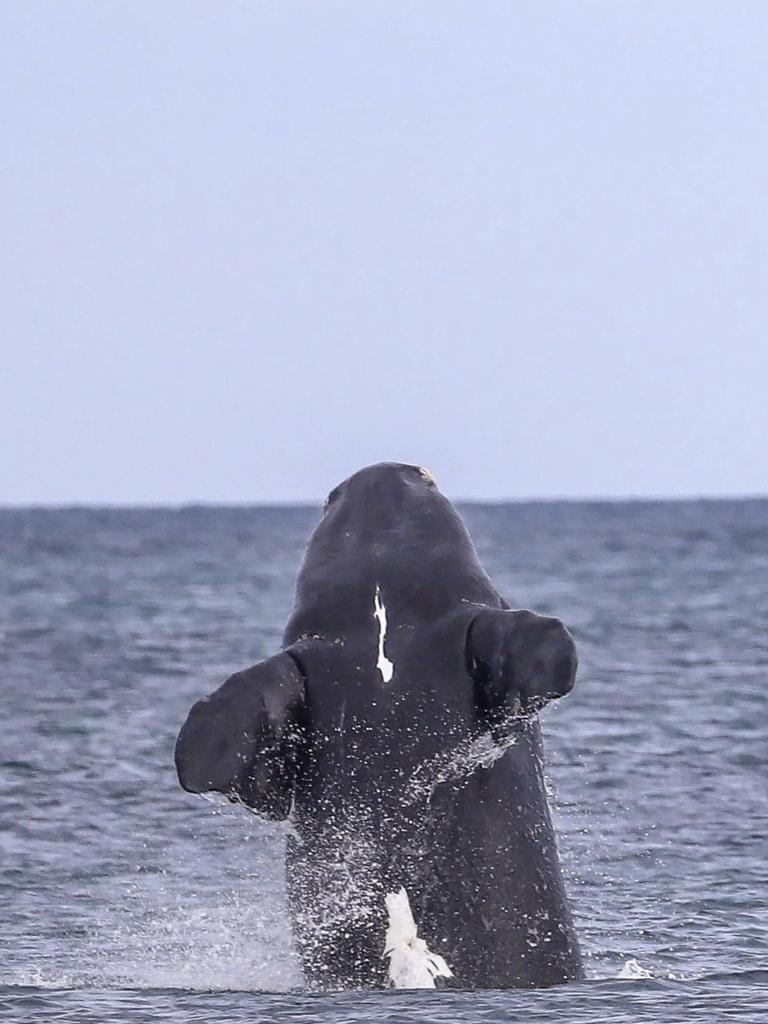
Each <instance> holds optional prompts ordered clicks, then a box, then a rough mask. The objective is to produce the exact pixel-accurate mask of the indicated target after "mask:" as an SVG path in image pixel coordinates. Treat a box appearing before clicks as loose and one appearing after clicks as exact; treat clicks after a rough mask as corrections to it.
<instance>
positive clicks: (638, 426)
mask: <svg viewBox="0 0 768 1024" xmlns="http://www.w3.org/2000/svg"><path fill="white" fill-rule="evenodd" d="M766 53H768V8H767V7H766V5H765V4H764V3H761V2H760V3H749V2H742V3H739V4H728V3H725V2H722V3H711V2H703V0H695V2H685V0H681V2H678V3H675V4H669V3H667V2H658V0H642V2H629V0H625V2H620V3H618V2H615V0H605V2H594V0H592V2H590V0H585V2H583V3H578V4H574V3H570V2H556V3H554V2H546V0H534V2H522V0H515V2H506V0H505V2H495V0H481V2H480V3H473V2H469V0H466V2H462V3H455V2H451V0H419V2H413V0H386V2H381V0H366V2H359V0H355V2H346V3H340V2H335V0H322V2H309V0H305V2H294V0H273V2H242V0H240V2H238V0H229V2H227V3H211V2H209V0H206V2H200V0H183V2H178V0H163V2H162V3H158V2H157V0H130V2H128V0H124V2H121V3H115V2H110V0H98V2H88V3H86V2H74V0H57V2H36V3H20V2H8V0H5V2H0V58H1V60H2V64H1V66H2V72H0V120H1V122H2V126H3V128H2V134H3V145H2V159H0V190H1V193H2V204H0V235H1V237H2V247H0V281H2V296H3V297H2V302H1V303H0V329H1V330H2V339H1V340H0V426H1V427H2V444H1V445H0V503H4V502H5V503H8V502H10V503H16V502H24V503H27V502H29V503H48V502H50V503H69V502H131V503H142V502H183V501H194V500H204V501H212V502H216V501H222V502H230V501H242V502H252V501H261V500H272V501H274V500H281V499H284V500H296V499H314V498H319V497H322V496H323V495H324V494H325V493H326V492H327V491H328V490H329V489H330V488H331V487H332V486H333V485H334V484H335V483H337V482H338V481H339V480H340V479H342V478H344V477H345V476H347V475H349V474H350V473H351V472H353V471H354V470H355V469H357V468H359V467H360V466H362V465H365V464H367V463H370V462H377V461H380V460H394V461H405V462H414V463H420V464H424V465H427V466H429V467H430V468H431V469H432V470H433V471H434V472H435V475H436V476H437V478H438V480H439V482H440V484H441V486H442V489H443V490H444V491H445V492H446V493H448V494H450V495H452V496H461V497H476V498H485V497H490V498H502V497H511V498H516V497H549V496H572V497H578V496H598V497H601V496H619V495H640V496H643V495H670V496H672V495H690V494H694V495H718V494H754V493H762V494H765V493H768V143H767V141H766V131H767V127H766V126H768V102H767V99H768V70H767V62H766Z"/></svg>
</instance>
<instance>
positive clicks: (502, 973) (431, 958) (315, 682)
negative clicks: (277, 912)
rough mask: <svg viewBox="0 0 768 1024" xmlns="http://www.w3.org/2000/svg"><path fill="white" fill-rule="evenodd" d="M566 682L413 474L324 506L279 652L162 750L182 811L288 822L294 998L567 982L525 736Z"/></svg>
mask: <svg viewBox="0 0 768 1024" xmlns="http://www.w3.org/2000/svg"><path fill="white" fill-rule="evenodd" d="M576 667H577V658H576V651H575V646H574V642H573V639H572V637H571V636H570V634H569V633H568V631H567V630H566V629H565V627H564V626H563V624H562V623H561V622H560V621H559V620H557V619H554V618H549V617H545V616H541V615H537V614H534V613H533V612H530V611H519V610H512V609H510V608H509V606H508V605H507V603H506V602H505V601H504V600H503V598H502V597H501V596H500V595H499V594H498V592H497V591H496V589H495V588H494V586H493V584H492V583H491V581H490V579H489V578H488V576H487V575H486V573H485V572H484V571H483V569H482V567H481V566H480V563H479V561H478V558H477V555H476V553H475V549H474V547H473V545H472V542H471V540H470V538H469V535H468V533H467V531H466V528H465V527H464V524H463V523H462V521H461V519H460V517H459V515H458V513H457V512H456V510H455V509H454V508H453V506H452V505H451V503H450V502H449V501H448V500H447V499H446V498H445V497H444V496H443V495H442V494H441V493H440V491H439V490H438V488H437V486H436V483H435V481H434V479H433V478H432V476H431V474H429V473H428V472H427V471H426V470H423V469H421V468H419V467H416V466H408V465H401V464H396V463H381V464H379V465H375V466H370V467H368V468H366V469H362V470H360V471H359V472H358V473H355V474H354V475H353V476H351V477H350V478H349V479H348V480H346V481H345V482H344V483H342V484H340V485H339V486H338V487H336V488H335V489H334V490H333V491H332V492H331V494H330V495H329V497H328V499H327V501H326V504H325V509H324V513H323V517H322V519H321V521H320V523H319V524H318V526H317V527H316V529H315V531H314V533H313V535H312V537H311V539H310V541H309V544H308V547H307V550H306V553H305V556H304V560H303V563H302V565H301V569H300V571H299V575H298V580H297V585H296V598H295V605H294V609H293V613H292V614H291V617H290V619H289V622H288V625H287V627H286V630H285V635H284V639H283V648H282V651H281V652H280V653H278V654H276V655H274V656H273V657H271V658H268V659H267V660H266V661H263V662H261V663H260V664H258V665H254V666H253V667H252V668H248V669H245V670H244V671H241V672H237V673H236V674H235V675H233V676H231V677H230V678H229V679H227V681H226V682H225V683H224V684H223V685H222V686H221V687H220V688H219V689H218V690H216V692H215V693H213V694H211V695H210V696H209V697H206V698H205V699H203V700H200V701H198V702H197V703H196V704H195V705H194V706H193V707H192V709H191V711H190V712H189V715H188V717H187V720H186V722H185V723H184V725H183V726H182V728H181V731H180V733H179V737H178V740H177V744H176V767H177V770H178V775H179V779H180V782H181V785H182V786H183V787H184V788H185V789H186V790H189V791H190V792H193V793H204V792H219V793H224V794H226V795H227V796H228V797H229V798H230V799H232V800H236V801H241V802H243V803H245V804H247V805H248V806H249V807H250V808H252V809H253V810H254V811H256V812H257V813H260V814H262V815H265V816H267V817H269V818H272V819H285V818H287V817H288V816H289V815H290V817H291V820H292V824H293V827H292V829H291V830H290V834H289V836H288V845H287V855H286V873H287V884H288V899H289V906H290V911H291V917H292V924H293V929H294V935H295V939H296V944H297V948H298V950H299V953H300V955H301V959H302V962H303V966H304V973H305V977H306V980H307V983H308V984H309V985H310V986H311V987H314V988H357V987H364V988H368V987H377V986H384V985H387V984H396V985H398V984H405V985H413V986H420V985H422V984H423V985H427V984H434V983H435V979H437V978H440V979H444V980H443V981H441V983H443V984H448V985H456V986H459V987H463V988H504V987H513V986H514V987H520V986H543V985H551V984H556V983H559V982H564V981H567V980H569V979H575V978H579V977H581V976H582V965H581V957H580V953H579V946H578V941H577V938H576V934H575V932H574V928H573V924H572V918H571V912H570V908H569V905H568V901H567V898H566V894H565V890H564V886H563V880H562V876H561V871H560V865H559V860H558V854H557V848H556V842H555V836H554V831H553V827H552V821H551V817H550V812H549V807H548V803H547V795H546V790H545V784H544V776H543V752H542V742H541V733H540V729H539V722H538V715H537V713H538V711H539V710H540V709H541V708H542V707H543V706H544V704H545V703H546V702H547V701H549V700H552V699H555V698H558V697H562V696H563V695H565V694H567V693H568V692H569V691H570V690H571V688H572V687H573V684H574V680H575V675H576ZM398 936H399V938H398ZM403 979H405V980H403ZM408 979H411V980H410V981H409V980H408ZM414 979H415V980H414ZM418 979H422V980H421V981H419V980H418Z"/></svg>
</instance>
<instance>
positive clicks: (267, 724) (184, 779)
mask: <svg viewBox="0 0 768 1024" xmlns="http://www.w3.org/2000/svg"><path fill="white" fill-rule="evenodd" d="M304 697H305V687H304V679H303V677H302V674H301V672H300V671H299V667H298V665H297V663H296V662H295V661H294V660H293V658H292V657H291V656H290V654H287V653H285V652H283V653H282V654H277V655H275V657H273V658H268V659H267V660H266V661H262V662H260V663H259V664H258V665H254V666H253V667H252V668H247V669H244V670H243V671H242V672H237V673H236V674H235V675H233V676H230V678H229V679H227V681H226V682H225V683H224V684H223V685H222V686H220V687H219V689H218V690H216V692H215V693H212V694H211V695H210V697H206V698H205V699H204V700H199V701H198V702H197V703H196V704H195V705H193V707H192V709H191V711H190V712H189V715H188V716H187V720H186V722H185V723H184V725H183V726H182V727H181V731H180V732H179V737H178V739H177V741H176V770H177V771H178V773H179V781H180V782H181V785H182V786H183V787H184V789H186V790H188V791H189V792H190V793H209V792H218V793H224V794H225V795H226V796H228V797H230V798H231V799H233V800H241V801H242V802H243V803H245V804H247V805H248V806H249V807H251V808H252V809H253V810H255V811H257V812H259V813H260V814H264V815H266V817H268V818H274V819H277V820H281V819H283V818H285V817H287V815H288V814H289V812H290V809H291V802H292V798H293V784H294V779H295V774H296V766H297V761H298V757H299V754H300V748H301V742H302V730H301V713H302V709H303V706H304Z"/></svg>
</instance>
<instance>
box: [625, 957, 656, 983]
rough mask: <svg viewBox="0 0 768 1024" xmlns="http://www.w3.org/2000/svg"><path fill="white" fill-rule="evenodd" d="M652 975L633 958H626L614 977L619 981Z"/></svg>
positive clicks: (635, 979) (650, 976) (634, 979)
mask: <svg viewBox="0 0 768 1024" xmlns="http://www.w3.org/2000/svg"><path fill="white" fill-rule="evenodd" d="M652 977H653V975H652V974H651V972H650V971H647V970H646V969H645V967H642V966H641V965H640V964H639V963H638V962H637V960H635V959H631V960H627V961H626V962H625V963H624V964H623V965H622V968H621V970H620V971H619V973H618V974H617V975H616V978H617V979H620V980H621V981H638V980H639V979H640V978H652Z"/></svg>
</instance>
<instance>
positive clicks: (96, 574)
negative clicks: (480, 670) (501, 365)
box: [0, 501, 768, 1024]
mask: <svg viewBox="0 0 768 1024" xmlns="http://www.w3.org/2000/svg"><path fill="white" fill-rule="evenodd" d="M463 511H464V514H465V518H466V519H467V521H468V524H469V526H470V529H471V531H472V534H473V536H474V538H475V541H476V544H477V546H478V548H479V551H480V555H481V558H482V560H483V561H484V563H485V565H486V567H487V568H488V570H489V571H490V573H491V575H492V576H493V577H494V579H495V580H496V582H497V584H498V585H499V587H500V589H501V590H502V591H503V592H504V593H505V594H506V595H507V596H508V597H509V598H510V599H511V600H512V601H513V602H514V603H515V604H518V605H525V606H529V607H532V608H534V609H536V610H538V611H541V612H554V613H556V614H558V615H560V616H561V617H562V618H564V620H565V621H566V622H567V623H568V625H569V626H570V627H571V628H572V630H573V632H574V634H575V636H576V638H577V641H578V644H579V650H580V655H581V670H580V678H579V681H578V683H577V686H576V689H575V690H574V692H573V694H572V695H571V696H570V697H568V698H567V699H566V700H564V701H562V702H560V704H559V705H558V706H556V707H553V708H551V709H548V711H547V712H546V713H545V715H544V719H543V725H544V732H545V738H546V742H547V752H548V756H549V765H550V777H551V783H552V788H553V792H554V798H553V800H554V809H555V817H556V823H557V826H558V829H559V834H560V846H561V852H562V856H563V861H564V867H565V871H566V876H567V879H568V883H569V892H570V895H571V898H572V901H573V904H574V909H575V915H576V920H577V923H578V927H579V932H580V935H581V940H582V945H583V947H584V950H585V953H586V956H587V971H588V975H589V979H588V980H587V981H586V982H583V983H580V984H574V985H569V986H565V987H561V988H558V989H552V990H548V991H539V992H504V993H494V992H484V993H463V992H448V991H443V992H417V993H403V992H383V993H378V994H377V993H373V994H371V993H367V994H364V995H363V994H360V993H340V994H331V995H309V994H305V993H302V991H301V972H300V969H299V966H298V964H297V963H296V961H295V960H294V958H293V956H292V953H291V947H290V934H289V929H288V923H287V914H286V910H285V896H284V883H283V871H282V850H283V844H284V838H285V837H284V826H282V825H278V824H270V823H265V822H262V821H260V820H258V819H257V818H255V817H254V816H253V815H250V814H248V813H247V812H245V811H243V810H242V809H238V808H235V807H229V806H227V807H224V808H222V807H220V806H217V805H213V804H210V803H206V802H205V801H203V800H201V799H199V798H194V797H191V796H189V795H188V794H185V793H183V792H182V791H181V790H180V789H179V787H178V784H177V782H176V777H175V773H174V770H173V765H172V750H173V743H174V739H175V735H176V732H177V730H178V727H179V724H180V723H181V721H182V720H183V718H184V716H185V714H186V711H187V709H188V707H189V705H190V703H191V702H192V701H193V700H195V699H196V698H197V697H199V696H200V695H201V694H202V693H204V692H207V691H209V690H211V689H213V688H214V687H215V686H216V685H218V683H219V682H221V680H222V679H223V678H224V676H225V675H227V674H228V673H229V672H231V671H232V670H234V669H237V668H240V667H243V666H244V665H247V664H249V663H252V662H253V661H256V660H258V659H260V658H263V657H265V656H266V655H268V654H270V653H272V652H274V651H275V650H276V648H277V645H278V643H279V639H280V635H281V632H282V627H283V623H284V621H285V619H286V617H287V614H288V611H289V608H290V605H291V600H292V588H293V579H294V575H295V571H296V568H297V565H298V561H299V558H300V554H301V551H302V548H303V545H304V542H305V540H306V538H307V536H308V533H309V531H310V529H311V528H312V525H313V523H314V521H315V518H316V513H315V512H314V511H313V510H308V509H300V508H299V509H297V508H293V509H259V508H255V509H226V510H225V509H204V508H189V509H183V510H159V511H158V510H154V511H149V510H109V511H96V510H79V511H63V510H62V511H54V510H34V511H21V510H19V511H10V510H5V511H0V649H1V650H2V683H1V684H0V695H1V700H0V718H1V721H2V732H1V733H0V773H1V774H0V785H1V787H2V798H1V802H0V851H1V856H2V860H1V861H0V1011H2V1019H3V1020H10V1021H17V1020H25V1021H26V1020H34V1021H53V1020H57V1021H58V1020H77V1021H92V1020H93V1021H124V1020H126V1019H128V1018H130V1019H131V1020H164V1021H165V1020H167V1021H176V1020H178V1021H190V1020H200V1021H240V1020H248V1021H252V1020H266V1021H269V1020H283V1019H286V1020H288V1019H290V1020H297V1021H310V1020H329V1021H331V1020H332V1021H341V1022H344V1021H350V1022H351V1021H371V1020H399V1019H408V1020H415V1021H424V1022H433V1021H434V1022H437V1021H464V1020H466V1021H470V1020H471V1021H475V1020H525V1021H534V1022H537V1021H558V1022H561V1021H563V1020H568V1021H575V1022H581V1021H585V1022H586V1021H595V1020H600V1021H610V1022H614V1021H615V1022H623V1021H636V1020H643V1021H646V1020H647V1021H655V1022H659V1024H671V1022H675V1021H686V1022H691V1021H711V1020H715V1019H721V1020H745V1021H755V1022H757V1021H764V1020H768V828H767V825H768V502H766V501H750V502H748V501H744V502H685V503H659V504H653V503H652V504H647V503H643V504H632V503H622V504H546V505H533V504H531V505H516V506H495V507H491V506H473V507H468V508H465V509H464V510H463ZM633 961H634V962H633ZM620 974H623V975H624V976H628V977H621V978H619V977H617V976H618V975H620ZM646 974H647V975H648V977H639V975H646Z"/></svg>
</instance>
